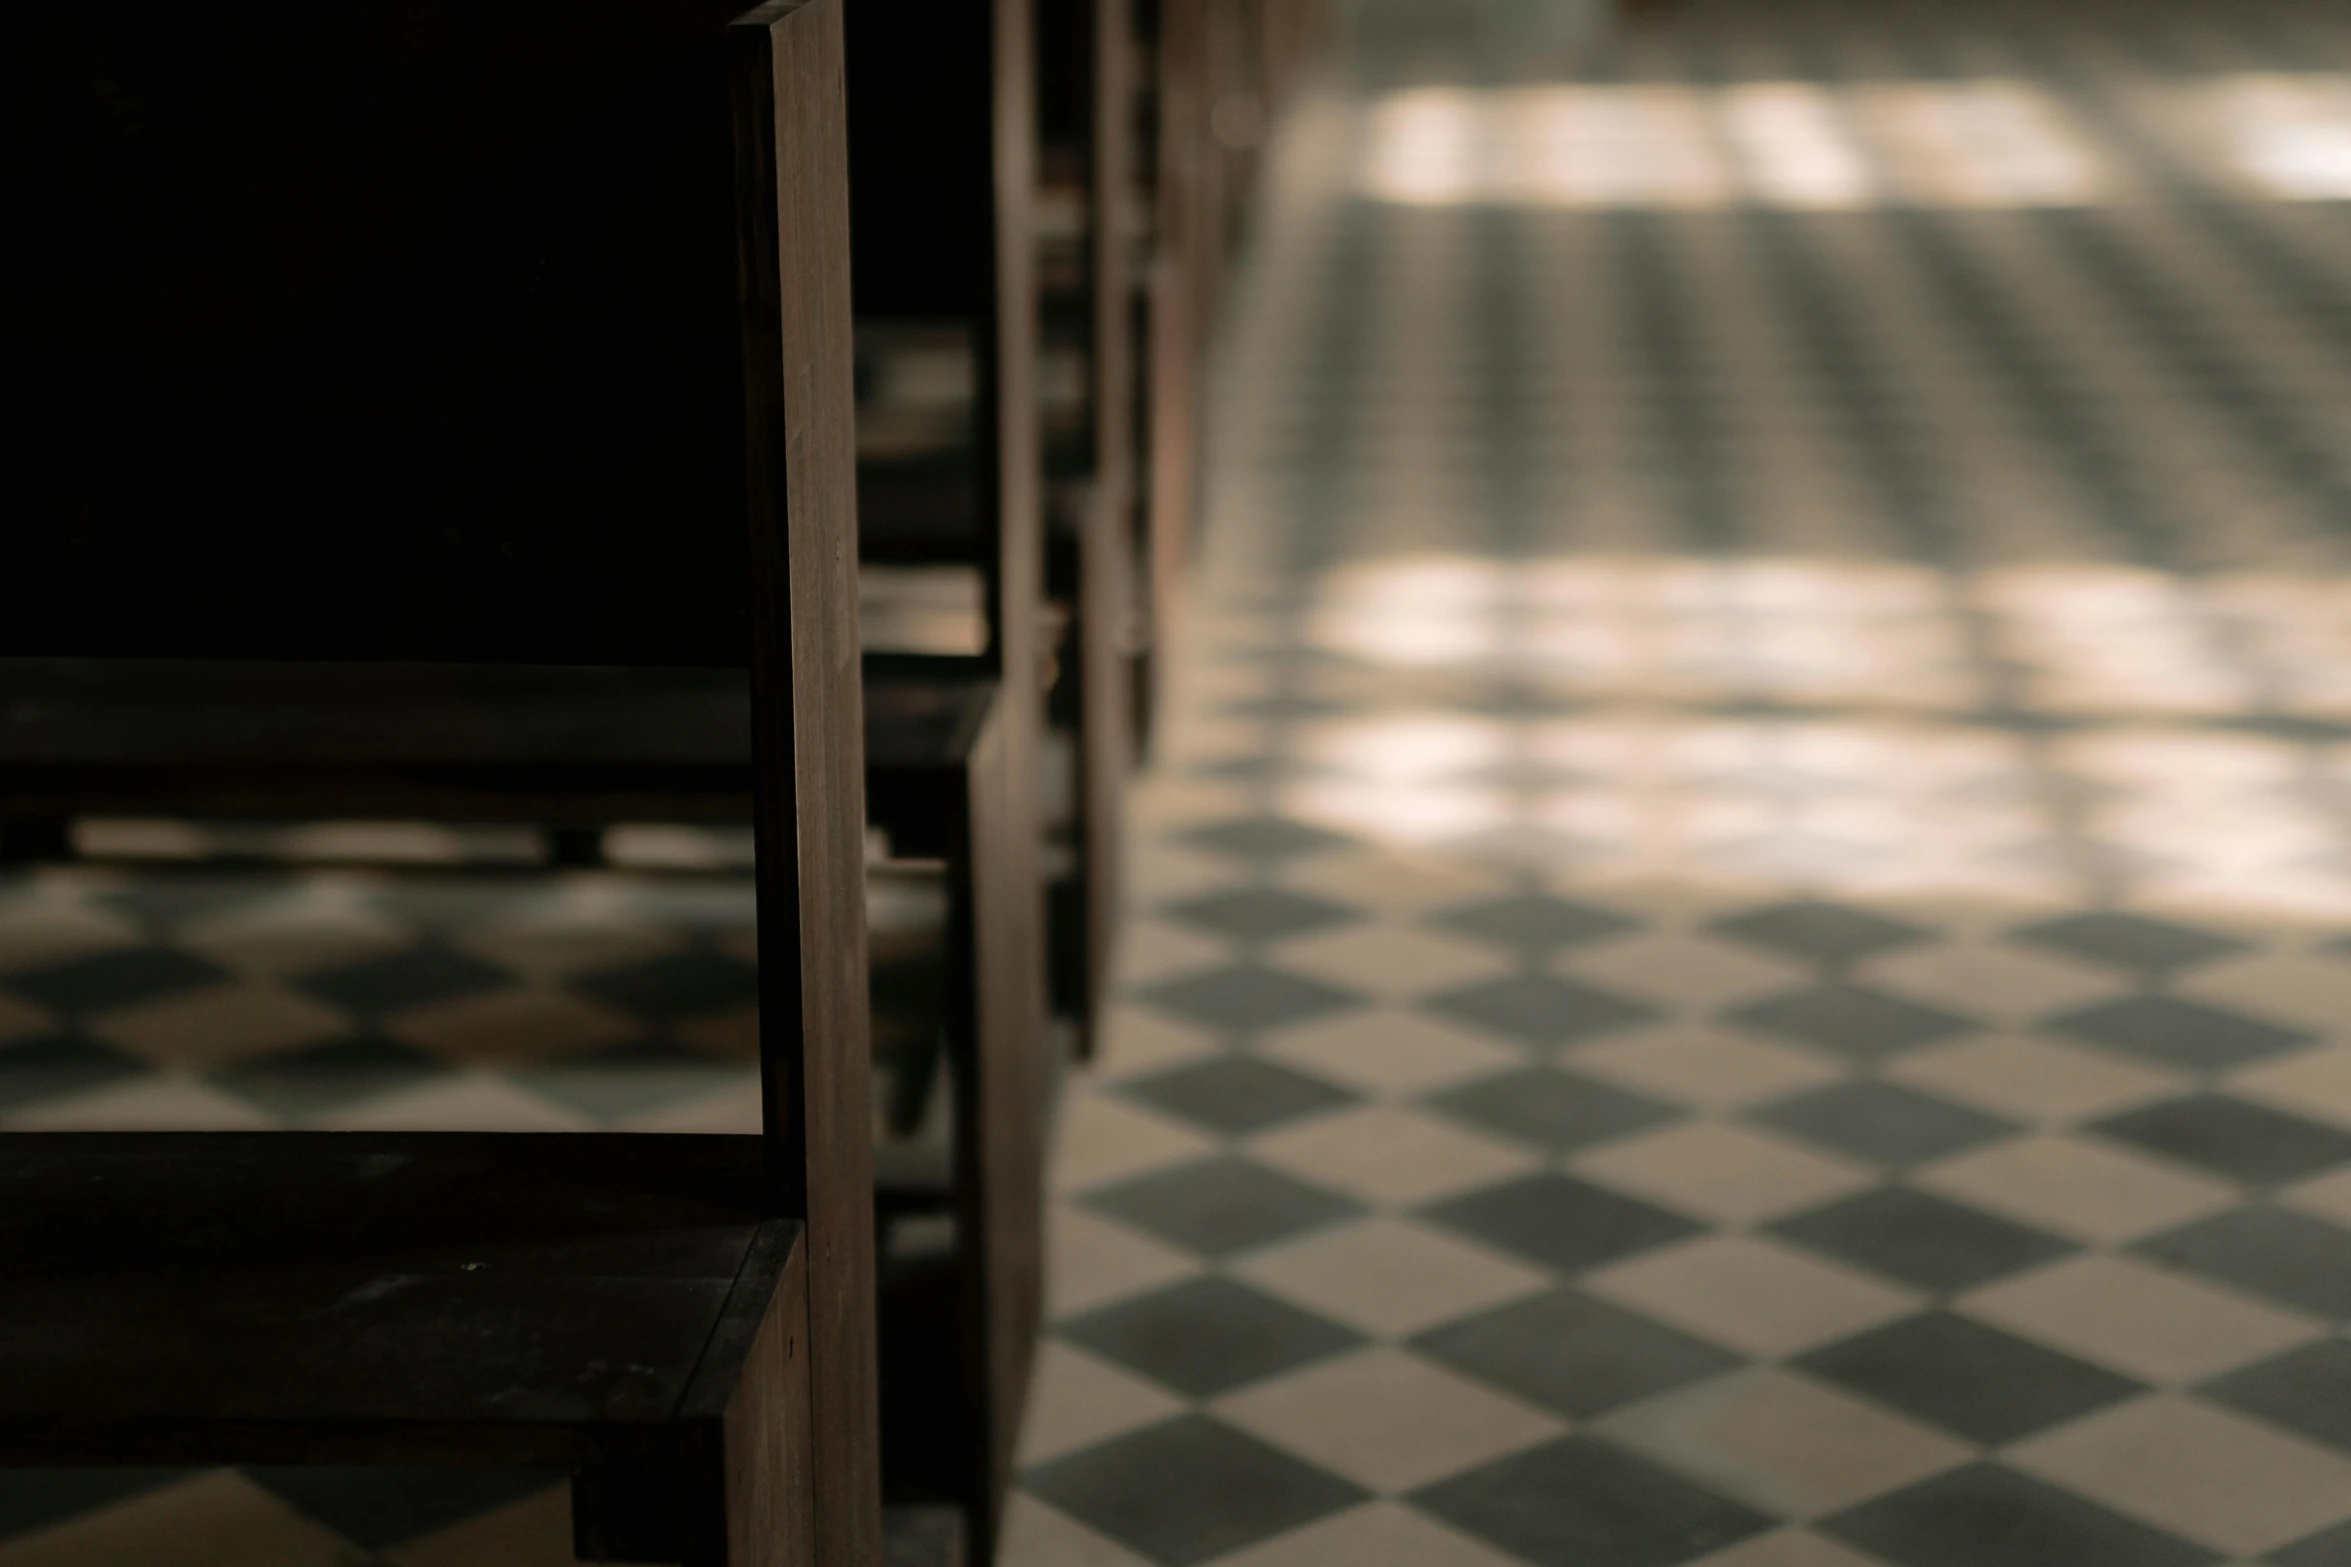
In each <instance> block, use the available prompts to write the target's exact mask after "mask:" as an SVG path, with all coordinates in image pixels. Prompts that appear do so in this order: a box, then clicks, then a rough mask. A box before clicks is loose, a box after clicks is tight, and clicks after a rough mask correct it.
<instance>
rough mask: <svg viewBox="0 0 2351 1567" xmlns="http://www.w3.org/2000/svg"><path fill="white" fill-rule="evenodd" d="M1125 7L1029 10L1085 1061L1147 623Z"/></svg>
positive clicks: (1061, 918) (1072, 1009)
mask: <svg viewBox="0 0 2351 1567" xmlns="http://www.w3.org/2000/svg"><path fill="white" fill-rule="evenodd" d="M1129 9H1130V7H1129V0H1037V34H1038V40H1039V46H1038V134H1039V141H1040V144H1041V148H1042V155H1041V158H1040V173H1041V180H1040V185H1039V207H1040V210H1041V211H1042V212H1044V213H1047V214H1050V215H1051V216H1049V217H1047V218H1046V219H1045V220H1043V221H1041V222H1040V224H1039V267H1038V274H1039V302H1040V314H1041V318H1042V326H1043V341H1044V345H1045V353H1046V358H1047V362H1048V364H1049V365H1050V364H1053V363H1055V362H1057V361H1058V362H1064V363H1067V364H1068V365H1069V366H1070V369H1071V372H1072V373H1071V374H1070V375H1069V377H1068V379H1069V381H1070V383H1071V386H1070V393H1071V395H1070V397H1069V399H1068V401H1067V403H1066V404H1059V405H1057V404H1056V402H1055V401H1054V400H1053V399H1052V398H1050V397H1048V398H1047V399H1046V400H1045V407H1046V409H1047V412H1048V419H1047V425H1046V431H1045V436H1046V439H1045V456H1046V484H1047V495H1048V498H1049V513H1048V521H1049V523H1050V528H1049V532H1048V543H1049V549H1048V552H1047V561H1048V568H1047V579H1046V581H1047V589H1048V591H1049V592H1050V593H1051V594H1052V595H1053V596H1054V598H1055V599H1056V600H1057V601H1059V602H1062V603H1065V604H1067V605H1069V606H1070V620H1071V629H1070V637H1069V641H1070V644H1071V651H1070V654H1069V655H1068V656H1067V657H1065V658H1064V659H1063V660H1061V663H1060V679H1059V680H1058V681H1057V682H1056V683H1055V685H1054V687H1053V691H1052V698H1051V706H1050V709H1049V712H1050V717H1051V720H1052V724H1053V728H1054V731H1055V732H1056V734H1057V735H1058V736H1059V737H1060V741H1061V744H1062V746H1063V747H1064V748H1065V749H1066V750H1067V752H1068V754H1069V755H1070V756H1071V757H1072V758H1073V760H1074V770H1073V777H1072V779H1071V793H1072V806H1073V810H1072V814H1071V819H1070V821H1069V823H1068V825H1067V827H1066V830H1065V831H1066V840H1067V841H1066V845H1065V846H1066V849H1067V851H1068V853H1069V854H1070V856H1071V857H1072V861H1073V864H1072V867H1071V873H1070V874H1068V875H1066V876H1063V877H1061V878H1059V879H1058V880H1057V881H1056V882H1055V884H1054V894H1055V904H1054V916H1055V917H1054V920H1053V933H1054V943H1055V964H1054V974H1055V981H1056V983H1055V1000H1056V1003H1057V1006H1058V1008H1059V1010H1060V1011H1061V1012H1062V1013H1063V1015H1065V1016H1067V1017H1069V1018H1071V1019H1072V1020H1073V1021H1074V1022H1075V1024H1076V1026H1077V1043H1078V1047H1079V1051H1080V1053H1081V1054H1082V1055H1087V1056H1090V1055H1091V1054H1092V1053H1093V1049H1094V1044H1095V1038H1096V1032H1097V1029H1098V1027H1099V1024H1100V1021H1101V1009H1102V1007H1103V1004H1104V1001H1105V998H1106V994H1107V992H1108V989H1109V976H1110V970H1111V965H1112V962H1113V957H1114V952H1113V944H1114V938H1115V935H1116V930H1117V920H1118V911H1119V907H1120V902H1121V888H1122V881H1121V877H1120V864H1121V854H1122V848H1123V841H1124V835H1125V811H1124V802H1125V796H1126V787H1127V781H1128V778H1129V776H1130V775H1131V774H1132V772H1133V770H1134V738H1135V718H1134V703H1135V691H1136V680H1137V668H1138V665H1137V656H1138V654H1139V653H1140V651H1141V647H1142V634H1143V629H1144V626H1145V624H1146V621H1145V617H1144V613H1143V605H1142V603H1141V601H1140V597H1139V595H1140V590H1141V586H1142V584H1141V580H1140V578H1139V576H1138V573H1137V563H1136V560H1135V554H1134V545H1135V540H1136V537H1137V525H1138V521H1139V518H1140V509H1139V499H1140V498H1139V495H1138V492H1137V488H1136V464H1135V455H1136V451H1135V448H1136V427H1135V421H1136V417H1137V413H1138V411H1139V408H1140V402H1139V400H1138V397H1137V385H1136V381H1135V375H1136V364H1137V361H1136V354H1135V328H1136V309H1135V294H1134V289H1135V283H1134V258H1135V253H1136V242H1137V239H1138V238H1139V236H1138V234H1137V231H1136V230H1137V224H1138V222H1139V220H1140V219H1141V216H1142V213H1141V211H1140V210H1139V208H1138V206H1137V204H1136V202H1135V199H1134V198H1135V193H1134V153H1135V149H1134V139H1135V134H1134V133H1135V129H1136V110H1137V105H1136V100H1135V85H1134V59H1133V56H1134V39H1133V35H1132V27H1131V21H1130V16H1129ZM1055 379H1058V378H1055ZM1057 409H1058V410H1059V411H1060V412H1061V413H1062V417H1061V418H1060V419H1059V420H1055V419H1053V418H1052V417H1051V415H1052V413H1054V412H1055V411H1056V410H1057Z"/></svg>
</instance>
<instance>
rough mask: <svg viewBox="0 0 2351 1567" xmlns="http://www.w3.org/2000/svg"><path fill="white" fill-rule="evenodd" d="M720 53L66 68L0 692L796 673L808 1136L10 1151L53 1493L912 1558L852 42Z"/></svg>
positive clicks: (537, 37) (498, 28) (168, 15)
mask: <svg viewBox="0 0 2351 1567" xmlns="http://www.w3.org/2000/svg"><path fill="white" fill-rule="evenodd" d="M728 18H729V10H728V8H727V7H726V6H712V5H708V4H698V3H693V0H666V3H656V4H644V3H635V4H629V5H621V4H615V3H606V4H597V3H593V0H588V3H582V4H580V5H577V6H574V7H571V8H568V9H566V10H564V11H563V12H561V13H560V14H552V15H551V14H550V13H547V12H545V11H544V10H542V9H541V8H538V7H526V6H522V5H518V4H512V3H499V0H483V3H481V4H477V5H474V6H470V7H467V8H465V9H464V10H463V11H456V10H452V9H450V8H447V7H443V6H439V5H430V4H423V3H403V0H389V3H387V4H385V5H380V6H373V7H367V8H363V9H360V10H348V9H344V10H338V9H335V8H320V7H316V6H302V5H294V4H290V3H256V4H253V5H248V6H244V7H239V8H237V9H236V10H235V11H234V12H230V13H216V12H209V11H207V12H204V13H202V14H198V13H196V12H195V11H194V10H193V8H188V7H184V6H183V7H173V6H165V5H158V4H144V3H140V0H128V3H125V4H121V5H116V6H111V7H107V8H104V9H103V10H91V9H88V8H50V10H48V11H47V12H44V13H43V14H42V15H40V16H39V17H38V18H36V19H33V20H31V21H29V22H28V25H27V28H26V31H25V35H24V36H23V37H21V38H20V39H19V43H20V45H23V46H25V47H28V48H29V49H31V50H32V54H31V56H30V57H32V58H38V59H40V60H42V61H43V62H45V64H46V65H48V66H49V67H50V70H49V71H48V73H47V74H46V75H45V76H44V78H43V82H42V86H41V90H40V91H39V92H38V93H36V94H33V95H29V96H18V97H16V98H15V99H14V100H13V101H12V102H11V103H10V104H9V106H8V108H7V111H6V112H7V113H8V114H9V115H10V116H11V117H12V118H15V117H18V116H23V117H24V118H23V120H22V121H21V122H20V123H19V124H18V125H17V126H16V127H15V129H16V130H18V131H20V132H21V131H28V130H37V131H38V132H39V134H38V135H37V136H25V135H12V136H10V137H8V138H6V141H7V144H8V145H9V146H11V147H28V146H37V148H38V153H39V157H40V159H41V162H40V163H39V164H38V165H37V166H34V167H29V168H28V167H22V166H19V167H12V168H10V169H9V170H8V174H9V177H10V179H11V182H12V183H14V184H16V185H17V186H18V190H17V192H16V197H17V199H16V200H15V201H14V202H13V203H12V212H13V213H14V215H15V218H16V221H17V223H18V225H19V227H18V235H19V243H18V244H17V245H15V246H12V247H11V252H10V256H9V258H8V265H9V269H10V273H11V275H10V276H9V278H8V283H9V299H10V307H9V315H8V321H7V327H8V331H9V336H10V339H11V343H10V346H11V348H12V350H13V352H12V354H11V356H10V358H9V361H8V363H9V373H10V374H11V375H12V376H14V377H17V378H19V385H18V390H19V392H20V398H19V399H17V400H18V401H22V402H24V403H26V404H27V405H28V406H31V405H35V404H37V405H38V407H39V413H38V415H37V416H36V417H34V418H32V419H29V420H27V421H25V422H24V423H23V424H21V425H20V426H19V427H18V430H17V433H18V434H19V435H21V436H27V437H29V439H23V440H20V441H19V442H17V443H16V446H17V449H16V450H15V451H13V452H10V453H8V454H7V458H8V460H7V461H6V462H5V463H4V464H0V467H4V468H5V470H6V482H7V483H8V484H9V486H10V491H11V493H10V494H9V495H8V496H7V501H8V507H7V510H8V514H9V515H10V516H11V518H12V520H13V524H14V525H13V527H12V548H14V549H15V550H16V551H17V552H18V555H19V564H20V566H22V567H24V568H25V569H26V580H31V581H38V582H39V583H40V587H41V591H40V592H39V593H37V594H28V595H24V596H23V597H22V598H21V599H20V600H19V601H18V602H16V603H14V604H12V606H11V612H10V614H9V615H8V616H6V617H5V618H4V619H0V653H5V654H7V655H11V656H14V657H19V658H36V659H52V658H56V657H59V656H66V655H70V656H74V657H81V658H88V659H92V660H109V659H116V658H124V657H135V656H144V657H151V658H159V659H199V658H210V659H239V658H251V659H270V660H282V661H286V662H288V663H292V664H300V663H306V662H308V663H313V664H314V665H325V666H331V665H334V664H347V663H350V662H366V661H385V660H409V661H420V662H424V663H429V664H438V665H490V666H513V665H518V664H527V665H530V666H541V665H591V666H646V665H655V666H661V667H674V666H692V665H696V664H702V665H707V666H711V667H719V668H733V669H738V670H748V672H749V674H748V697H747V701H745V702H744V703H743V705H742V707H741V708H740V712H741V714H742V721H743V722H744V723H746V724H747V725H748V726H749V728H750V731H751V737H752V750H753V753H754V756H755V759H756V764H757V772H756V788H755V790H754V793H753V799H754V803H755V813H754V814H755V818H756V824H757V830H758V835H759V840H760V844H761V851H762V852H761V854H760V861H759V864H760V893H761V897H760V904H761V912H762V919H761V927H760V935H761V944H762V957H763V961H762V964H761V1001H762V1019H763V1037H762V1062H763V1075H764V1077H765V1080H766V1085H767V1090H768V1092H767V1102H768V1125H767V1130H766V1132H765V1134H764V1135H763V1136H761V1137H759V1138H756V1139H725V1138H701V1139H696V1138H652V1137H629V1138H605V1137H591V1136H564V1137H531V1136H515V1137H464V1136H453V1135H451V1136H443V1135H430V1134H416V1135H387V1136H356V1135H332V1136H312V1135H307V1134H280V1135H275V1136H267V1137H246V1136H231V1135H223V1134H129V1133H125V1134H115V1135H110V1136H100V1137H77V1136H63V1135H52V1136H43V1135H33V1134H17V1135H14V1136H11V1137H10V1138H8V1139H5V1140H0V1172H4V1174H0V1179H4V1180H5V1181H6V1182H7V1188H6V1189H7V1191H8V1194H9V1201H8V1204H7V1208H8V1213H7V1216H6V1219H5V1221H4V1222H5V1225H6V1234H5V1238H4V1239H0V1453H4V1454H5V1456H6V1457H7V1458H8V1459H9V1460H10V1461H12V1462H17V1463H27V1464H46V1465H78V1464H92V1463H109V1464H124V1463H130V1464H138V1463H236V1462H253V1461H275V1462H356V1461H384V1462H402V1463H439V1464H458V1465H462V1464H497V1465H504V1464H512V1463H516V1462H526V1463H555V1464H564V1465H568V1466H570V1467H571V1468H572V1469H573V1471H574V1473H575V1476H576V1477H577V1482H578V1483H577V1490H576V1495H577V1498H578V1508H577V1514H578V1524H579V1528H578V1542H579V1544H580V1546H581V1547H582V1548H583V1550H584V1551H585V1552H586V1553H588V1554H590V1555H603V1556H623V1557H629V1558H633V1559H637V1560H645V1559H649V1558H650V1559H666V1560H672V1561H685V1562H690V1563H722V1562H723V1563H729V1564H737V1563H761V1564H767V1563H803V1562H805V1563H819V1562H821V1563H824V1564H827V1567H832V1564H836V1563H838V1564H861V1563H873V1562H876V1561H878V1560H879V1559H880V1550H881V1540H880V1514H879V1507H878V1502H879V1492H880V1481H879V1473H878V1459H877V1449H878V1444H877V1442H876V1440H875V1423H876V1422H875V1411H876V1407H877V1396H876V1378H875V1369H874V1328H873V1321H874V1319H873V1310H874V1299H875V1296H874V1289H873V1259H872V1245H873V1227H872V1220H871V1216H870V1203H871V1178H870V1174H869V1161H870V1157H871V1143H870V1132H869V1130H868V1124H869V1120H870V1110H869V1104H870V1093H869V1089H868V1084H867V1076H868V1052H867V1047H866V1042H865V1007H864V968H865V962H864V957H865V955H864V942H863V920H862V910H861V899H862V874H863V864H862V840H863V812H862V810H861V792H862V788H861V786H862V768H861V759H860V754H859V753H860V746H859V739H858V737H859V732H860V721H859V717H858V700H859V699H858V688H857V682H856V680H855V678H854V674H853V671H854V667H855V666H854V663H853V658H854V652H855V613H856V610H855V588H854V578H853V572H852V559H853V556H852V550H853V535H852V528H853V525H854V524H853V516H854V512H853V496H852V491H851V483H850V481H851V468H850V462H851V452H850V442H851V431H850V388H849V380H850V353H849V341H848V321H849V314H848V269H847V253H846V241H847V221H846V219H847V212H846V191H845V150H844V144H843V137H842V131H843V125H844V111H843V105H842V101H841V82H842V77H841V8H840V6H839V4H838V0H778V3H775V4H771V5H767V6H764V7H762V8H760V9H759V10H757V11H754V12H752V13H751V14H749V15H748V16H745V17H743V18H741V19H739V20H736V21H735V22H733V23H732V25H729V19H728ZM313 672H314V673H316V674H318V675H319V676H320V677H321V678H325V679H329V680H331V679H332V671H331V668H316V669H314V671H313ZM514 673H515V672H514V671H513V670H512V669H497V670H493V671H491V672H489V673H487V674H484V675H482V676H481V677H480V678H484V679H488V680H492V681H496V680H499V679H504V678H511V677H513V676H514ZM451 678H459V679H462V678H469V677H467V676H461V675H455V676H452V677H451ZM737 678H738V679H740V678H741V677H740V676H738V677H737ZM10 770H11V771H13V770H14V769H13V767H11V769H10Z"/></svg>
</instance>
